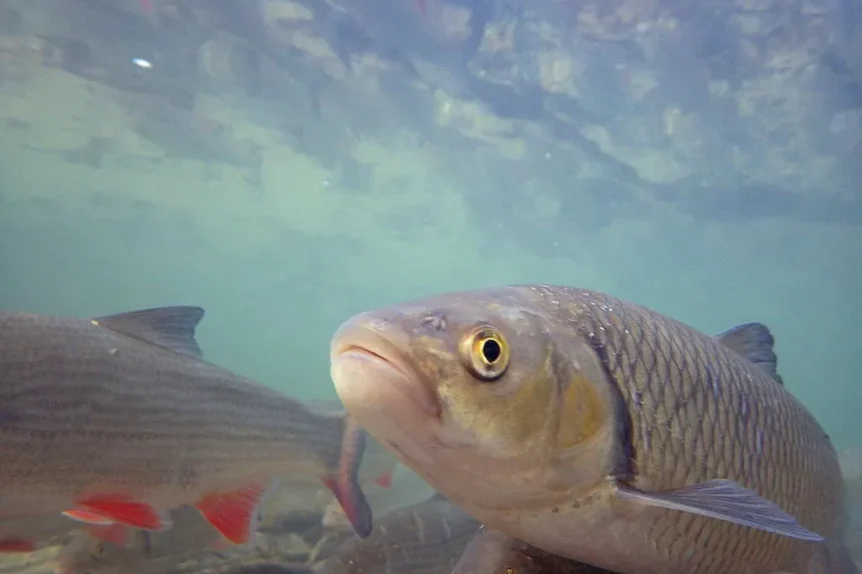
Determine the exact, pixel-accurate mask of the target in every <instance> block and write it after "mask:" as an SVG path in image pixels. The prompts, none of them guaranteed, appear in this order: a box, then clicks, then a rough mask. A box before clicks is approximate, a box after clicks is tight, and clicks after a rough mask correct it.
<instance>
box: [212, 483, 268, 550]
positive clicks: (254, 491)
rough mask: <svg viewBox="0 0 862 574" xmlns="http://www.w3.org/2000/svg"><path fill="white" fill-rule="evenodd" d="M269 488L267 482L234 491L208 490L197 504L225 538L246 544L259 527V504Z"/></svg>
mask: <svg viewBox="0 0 862 574" xmlns="http://www.w3.org/2000/svg"><path fill="white" fill-rule="evenodd" d="M266 491H267V488H266V487H265V485H263V484H260V483H259V484H254V485H250V486H247V487H245V488H241V489H238V490H234V491H233V492H224V493H219V494H208V495H206V496H204V497H203V498H202V499H200V500H199V501H198V502H197V503H196V504H195V507H197V509H198V510H200V512H201V514H203V515H204V518H206V519H207V520H209V522H210V524H212V525H213V526H214V527H215V529H216V530H218V531H219V532H221V533H222V535H223V536H224V537H225V538H227V539H228V540H230V541H231V542H233V543H234V544H245V543H246V542H248V539H249V537H250V536H251V534H252V532H253V531H254V529H255V528H256V527H257V521H258V517H257V507H258V504H259V503H260V501H261V499H262V498H263V497H264V494H265V493H266Z"/></svg>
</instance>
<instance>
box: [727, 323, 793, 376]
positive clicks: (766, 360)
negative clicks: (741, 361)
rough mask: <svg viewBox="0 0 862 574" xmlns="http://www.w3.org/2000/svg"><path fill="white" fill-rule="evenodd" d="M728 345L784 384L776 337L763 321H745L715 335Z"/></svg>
mask: <svg viewBox="0 0 862 574" xmlns="http://www.w3.org/2000/svg"><path fill="white" fill-rule="evenodd" d="M715 338H716V339H718V340H719V341H720V342H721V343H723V344H724V345H725V346H726V347H728V348H730V349H733V350H734V351H736V352H737V353H739V354H740V355H742V356H743V357H745V358H746V359H748V360H749V361H751V362H752V363H754V364H755V365H757V366H758V367H760V368H761V369H763V370H764V371H765V372H766V373H767V374H768V375H769V376H770V377H772V378H773V379H775V380H776V381H778V382H779V384H781V385H783V384H784V380H782V378H781V375H779V374H778V370H777V368H778V356H777V355H776V354H775V350H774V349H773V347H774V345H775V338H774V337H773V336H772V333H770V332H769V327H767V326H766V325H764V324H763V323H745V324H742V325H737V326H736V327H731V328H730V329H728V330H727V331H725V332H723V333H719V334H718V335H716V336H715Z"/></svg>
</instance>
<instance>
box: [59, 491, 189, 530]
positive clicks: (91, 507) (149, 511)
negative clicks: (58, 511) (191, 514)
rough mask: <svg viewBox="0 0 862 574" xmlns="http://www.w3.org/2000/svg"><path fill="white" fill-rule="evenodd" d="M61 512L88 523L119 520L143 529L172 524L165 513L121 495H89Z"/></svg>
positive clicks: (168, 526)
mask: <svg viewBox="0 0 862 574" xmlns="http://www.w3.org/2000/svg"><path fill="white" fill-rule="evenodd" d="M63 514H65V515H66V516H68V517H69V518H74V519H75V520H80V521H82V522H87V523H89V524H98V525H105V524H107V523H108V522H119V523H120V524H125V525H127V526H134V527H135V528H141V529H143V530H167V529H169V528H170V527H171V526H172V525H173V523H172V522H171V519H170V518H169V517H168V516H167V514H166V513H163V512H159V511H158V510H156V509H155V508H153V507H152V506H150V505H149V504H147V503H145V502H137V501H135V500H132V499H130V498H128V497H123V496H111V495H105V496H98V495H97V496H91V497H89V498H85V499H82V500H79V501H78V502H77V504H76V505H75V508H73V509H71V510H67V511H66V512H64V513H63Z"/></svg>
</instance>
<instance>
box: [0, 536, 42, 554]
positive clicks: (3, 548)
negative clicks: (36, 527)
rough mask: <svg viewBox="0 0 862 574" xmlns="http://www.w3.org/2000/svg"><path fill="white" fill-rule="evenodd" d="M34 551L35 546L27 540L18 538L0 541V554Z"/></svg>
mask: <svg viewBox="0 0 862 574" xmlns="http://www.w3.org/2000/svg"><path fill="white" fill-rule="evenodd" d="M36 550H38V548H37V547H36V545H35V544H33V543H32V542H30V541H29V540H22V539H20V538H6V539H4V540H0V552H35V551H36Z"/></svg>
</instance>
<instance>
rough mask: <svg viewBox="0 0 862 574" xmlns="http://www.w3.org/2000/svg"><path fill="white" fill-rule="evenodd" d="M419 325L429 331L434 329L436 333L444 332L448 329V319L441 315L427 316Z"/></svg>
mask: <svg viewBox="0 0 862 574" xmlns="http://www.w3.org/2000/svg"><path fill="white" fill-rule="evenodd" d="M419 323H420V324H421V325H422V326H423V327H426V328H428V329H433V330H435V331H442V330H443V329H445V328H446V318H445V317H444V316H443V315H441V314H440V313H433V314H431V315H426V316H425V317H422V319H420V320H419Z"/></svg>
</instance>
